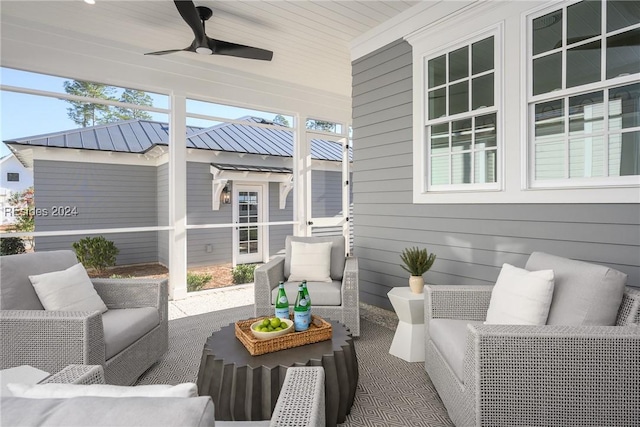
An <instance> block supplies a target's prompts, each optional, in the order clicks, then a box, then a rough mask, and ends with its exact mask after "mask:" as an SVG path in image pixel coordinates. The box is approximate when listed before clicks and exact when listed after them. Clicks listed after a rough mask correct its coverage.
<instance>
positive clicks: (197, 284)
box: [187, 272, 212, 292]
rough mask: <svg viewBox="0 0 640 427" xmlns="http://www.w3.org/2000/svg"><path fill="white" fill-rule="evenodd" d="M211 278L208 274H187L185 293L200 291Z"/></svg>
mask: <svg viewBox="0 0 640 427" xmlns="http://www.w3.org/2000/svg"><path fill="white" fill-rule="evenodd" d="M211 278H212V276H211V275H210V274H197V273H190V272H187V292H196V291H199V290H201V289H202V288H203V287H204V285H206V284H207V283H209V281H210V280H211Z"/></svg>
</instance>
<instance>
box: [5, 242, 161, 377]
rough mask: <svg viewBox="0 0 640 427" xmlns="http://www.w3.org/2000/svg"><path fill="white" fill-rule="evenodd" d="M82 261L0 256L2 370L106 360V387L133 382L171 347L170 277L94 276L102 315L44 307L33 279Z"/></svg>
mask: <svg viewBox="0 0 640 427" xmlns="http://www.w3.org/2000/svg"><path fill="white" fill-rule="evenodd" d="M77 262H78V261H77V258H76V255H75V253H74V252H72V251H49V252H35V253H27V254H20V255H9V256H3V257H0V275H1V280H0V369H6V368H11V367H15V366H19V365H31V366H33V367H35V368H38V369H42V370H44V371H46V372H58V371H60V370H62V369H63V368H64V367H65V366H67V365H69V364H85V365H102V366H104V373H105V378H106V382H107V383H108V384H117V385H130V384H133V383H134V382H135V380H136V379H137V378H138V377H139V376H140V375H141V374H142V373H144V372H145V371H146V370H147V369H149V367H151V365H153V364H154V363H155V362H157V361H158V360H159V359H160V358H161V357H162V356H163V355H164V353H165V352H166V351H167V349H168V342H169V336H168V287H167V286H168V283H167V280H149V279H93V280H92V283H93V286H94V288H95V290H96V291H97V293H98V295H99V296H100V298H101V299H102V300H103V301H104V304H105V305H106V306H107V308H108V310H107V311H106V312H105V313H104V314H101V313H100V312H99V311H48V310H44V307H43V306H42V304H41V302H40V300H39V298H38V295H37V294H36V292H35V290H34V289H33V286H32V285H31V282H30V280H29V277H28V276H29V275H39V274H42V273H48V272H55V271H61V270H65V269H67V268H69V267H71V266H73V265H75V264H77Z"/></svg>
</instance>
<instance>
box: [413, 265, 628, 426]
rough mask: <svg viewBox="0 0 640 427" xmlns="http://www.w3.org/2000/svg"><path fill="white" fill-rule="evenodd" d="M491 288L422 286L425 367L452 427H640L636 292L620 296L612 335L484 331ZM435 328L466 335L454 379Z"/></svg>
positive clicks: (573, 330) (601, 331) (574, 330)
mask: <svg viewBox="0 0 640 427" xmlns="http://www.w3.org/2000/svg"><path fill="white" fill-rule="evenodd" d="M532 256H533V255H532ZM530 259H531V258H530ZM582 264H586V263H582ZM527 268H528V267H527ZM528 269H529V268H528ZM537 269H538V268H536V270H537ZM530 270H532V269H530ZM556 281H557V276H556ZM492 288H493V287H492V286H426V287H425V291H426V296H425V325H426V328H425V329H426V361H425V368H426V371H427V373H428V374H429V377H430V378H431V380H432V381H433V384H434V385H435V387H436V390H437V391H438V394H439V395H440V397H441V398H442V401H443V402H444V404H445V406H446V408H447V410H448V412H449V415H450V417H451V419H452V421H453V422H454V423H455V424H456V425H457V426H464V427H466V426H505V427H506V426H509V427H513V426H532V425H536V426H538V425H539V426H552V425H554V426H609V425H617V426H630V425H640V394H639V393H638V387H639V385H640V290H639V289H634V288H629V287H627V288H625V290H624V296H623V298H622V303H621V305H620V307H619V310H618V315H617V320H616V324H615V326H565V325H544V326H523V325H485V324H483V320H484V319H485V318H486V314H487V310H488V307H489V302H490V299H491V291H492ZM554 298H555V294H554ZM436 319H462V320H459V321H460V322H462V325H463V326H462V327H463V328H464V327H465V326H466V337H465V336H464V330H463V332H462V338H463V339H465V340H466V341H464V342H462V343H461V348H460V349H459V351H460V353H458V354H459V357H462V360H463V362H462V364H461V365H460V366H459V367H458V369H457V370H456V366H453V364H450V363H448V361H447V357H446V356H444V354H445V353H447V352H448V351H449V352H450V349H446V348H442V345H441V346H440V347H439V346H438V345H436V344H434V338H436V337H432V336H430V326H431V324H432V323H434V324H435V323H436V322H437V321H436ZM438 321H439V320H438ZM435 332H436V331H435V329H434V330H433V331H431V333H432V334H433V333H435ZM450 332H451V331H450ZM452 335H453V334H451V336H452ZM436 341H437V339H436ZM449 360H451V358H450V357H449ZM456 371H457V372H456Z"/></svg>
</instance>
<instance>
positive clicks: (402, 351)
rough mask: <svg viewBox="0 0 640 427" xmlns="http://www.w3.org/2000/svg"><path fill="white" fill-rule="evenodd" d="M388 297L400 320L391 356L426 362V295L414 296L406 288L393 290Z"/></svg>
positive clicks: (392, 344) (390, 351)
mask: <svg viewBox="0 0 640 427" xmlns="http://www.w3.org/2000/svg"><path fill="white" fill-rule="evenodd" d="M387 296H388V297H389V300H390V301H391V305H393V309H394V310H395V311H396V314H397V315H398V319H399V320H400V321H399V322H398V328H397V329H396V334H395V335H394V337H393V342H392V343H391V348H390V349H389V354H392V355H394V356H396V357H399V358H401V359H403V360H406V361H407V362H424V293H422V294H414V293H413V292H411V289H410V288H409V287H408V286H406V287H399V288H393V289H391V290H390V291H389V293H387Z"/></svg>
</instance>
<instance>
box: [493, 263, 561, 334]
mask: <svg viewBox="0 0 640 427" xmlns="http://www.w3.org/2000/svg"><path fill="white" fill-rule="evenodd" d="M553 284H554V275H553V270H540V271H527V270H525V269H523V268H518V267H514V266H512V265H510V264H504V265H503V266H502V270H500V275H499V276H498V280H497V282H496V285H495V287H494V288H493V291H492V292H491V301H490V302H489V310H488V311H487V320H486V321H485V322H484V323H485V324H494V325H496V324H497V325H544V324H546V323H547V316H548V315H549V307H550V306H551V298H552V297H553Z"/></svg>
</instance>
